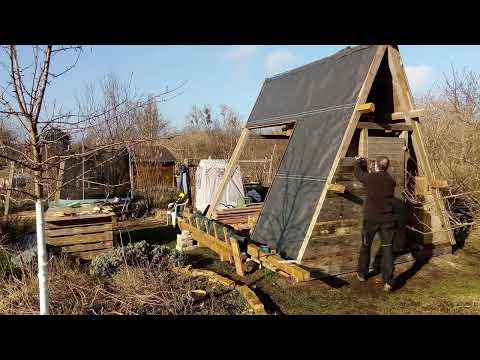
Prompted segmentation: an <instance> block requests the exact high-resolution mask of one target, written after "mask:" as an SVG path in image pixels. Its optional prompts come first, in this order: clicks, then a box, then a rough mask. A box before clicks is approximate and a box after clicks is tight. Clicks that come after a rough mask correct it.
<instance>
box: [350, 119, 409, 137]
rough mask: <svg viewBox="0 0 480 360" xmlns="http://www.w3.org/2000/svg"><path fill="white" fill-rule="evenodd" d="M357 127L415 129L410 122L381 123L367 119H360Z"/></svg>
mask: <svg viewBox="0 0 480 360" xmlns="http://www.w3.org/2000/svg"><path fill="white" fill-rule="evenodd" d="M357 129H369V130H395V131H413V128H412V126H411V125H408V124H381V123H374V122H367V121H359V122H358V124H357ZM360 139H361V138H360Z"/></svg>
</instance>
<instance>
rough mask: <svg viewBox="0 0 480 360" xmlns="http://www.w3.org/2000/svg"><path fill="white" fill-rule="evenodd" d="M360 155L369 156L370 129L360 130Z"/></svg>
mask: <svg viewBox="0 0 480 360" xmlns="http://www.w3.org/2000/svg"><path fill="white" fill-rule="evenodd" d="M358 156H361V157H364V158H368V129H362V130H361V131H360V142H359V143H358Z"/></svg>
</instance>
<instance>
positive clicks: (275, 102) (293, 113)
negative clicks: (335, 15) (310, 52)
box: [246, 46, 377, 128]
mask: <svg viewBox="0 0 480 360" xmlns="http://www.w3.org/2000/svg"><path fill="white" fill-rule="evenodd" d="M376 49H377V46H356V47H354V48H346V49H343V50H341V51H339V52H337V53H336V54H334V55H332V56H329V57H327V58H324V59H321V60H318V61H315V62H313V63H310V64H307V65H304V66H302V67H299V68H296V69H293V70H291V71H288V72H286V73H283V74H280V75H277V76H274V77H272V78H269V79H266V80H265V82H264V84H263V87H262V90H261V91H260V95H259V96H258V99H257V101H256V103H255V106H254V107H253V110H252V113H251V114H250V117H249V118H248V121H247V124H246V127H247V128H256V127H265V126H274V125H278V124H285V123H288V122H291V121H297V120H301V119H302V118H303V117H304V116H306V115H309V114H310V115H311V114H312V113H317V112H322V111H324V110H328V109H334V108H335V107H337V106H340V107H343V106H345V105H347V104H352V103H353V102H355V100H356V97H357V94H358V92H359V90H360V88H361V86H362V84H363V80H364V78H365V74H366V72H365V71H364V70H366V69H368V66H369V65H370V63H371V61H372V58H373V55H374V53H375V50H376Z"/></svg>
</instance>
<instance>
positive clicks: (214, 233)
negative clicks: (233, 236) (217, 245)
mask: <svg viewBox="0 0 480 360" xmlns="http://www.w3.org/2000/svg"><path fill="white" fill-rule="evenodd" d="M212 225H213V226H212V227H213V235H214V236H215V238H216V239H218V233H217V224H216V223H215V222H214V223H213V224H212Z"/></svg>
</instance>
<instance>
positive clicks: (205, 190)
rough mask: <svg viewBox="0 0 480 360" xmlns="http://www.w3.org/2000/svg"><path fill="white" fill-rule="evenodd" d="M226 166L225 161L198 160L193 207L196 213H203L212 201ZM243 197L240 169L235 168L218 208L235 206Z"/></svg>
mask: <svg viewBox="0 0 480 360" xmlns="http://www.w3.org/2000/svg"><path fill="white" fill-rule="evenodd" d="M226 166H227V161H226V160H217V159H208V160H200V163H199V164H198V167H197V171H196V172H195V207H196V208H197V210H198V211H200V212H202V213H203V212H204V211H205V209H206V208H207V206H208V205H209V204H210V202H211V201H212V198H213V195H214V194H215V191H216V190H217V189H218V188H219V186H220V182H221V181H222V178H223V174H224V172H225V168H226ZM243 197H245V192H244V190H243V182H242V176H241V173H240V167H237V170H236V171H235V173H234V174H233V176H232V178H231V179H230V182H229V183H228V185H227V188H226V190H225V192H224V194H223V196H222V198H221V199H220V204H219V208H225V207H226V205H233V206H236V205H237V201H238V200H240V199H242V198H243Z"/></svg>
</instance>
